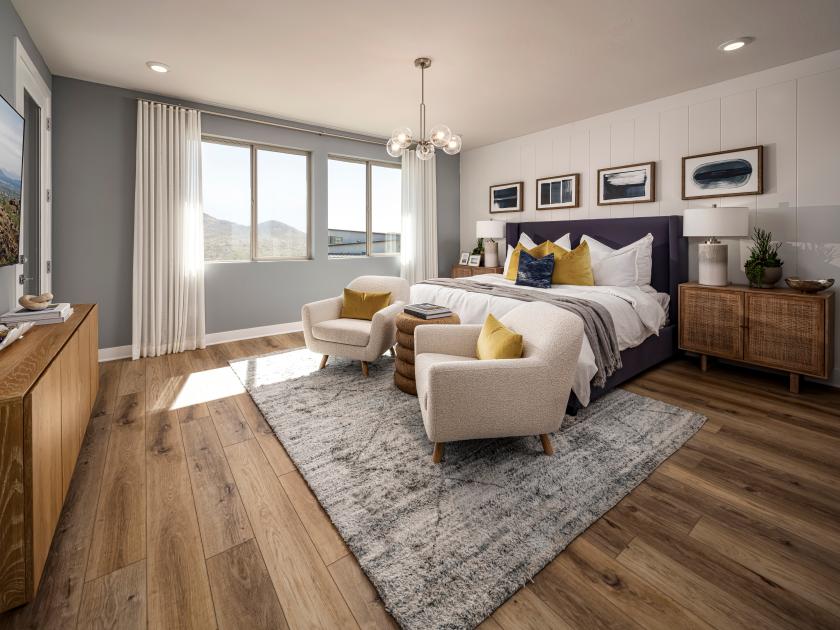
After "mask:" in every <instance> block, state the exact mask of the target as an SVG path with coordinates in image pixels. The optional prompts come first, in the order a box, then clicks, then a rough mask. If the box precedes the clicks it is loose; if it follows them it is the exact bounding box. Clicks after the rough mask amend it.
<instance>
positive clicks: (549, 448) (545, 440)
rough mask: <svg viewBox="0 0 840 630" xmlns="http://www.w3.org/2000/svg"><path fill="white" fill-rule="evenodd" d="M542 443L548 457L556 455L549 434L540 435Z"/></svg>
mask: <svg viewBox="0 0 840 630" xmlns="http://www.w3.org/2000/svg"><path fill="white" fill-rule="evenodd" d="M540 441H541V442H542V447H543V450H544V451H545V454H546V455H554V447H553V446H552V445H551V438H550V437H548V434H547V433H540Z"/></svg>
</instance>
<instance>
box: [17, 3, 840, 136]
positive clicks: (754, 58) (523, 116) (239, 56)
mask: <svg viewBox="0 0 840 630" xmlns="http://www.w3.org/2000/svg"><path fill="white" fill-rule="evenodd" d="M13 2H14V5H15V7H16V8H17V11H18V13H19V14H20V16H21V18H22V19H23V21H24V23H25V24H26V26H27V27H28V29H29V31H30V34H31V35H32V37H33V39H34V40H35V43H36V44H37V45H38V48H39V49H40V50H41V53H42V54H43V55H44V57H45V59H46V61H47V64H48V65H49V66H50V69H51V70H52V72H53V73H54V74H57V75H63V76H68V77H75V78H79V79H85V80H88V81H95V82H98V83H106V84H110V85H116V86H122V87H129V88H135V89H139V90H146V91H150V92H155V93H158V94H165V95H171V96H177V97H181V98H184V99H192V100H197V101H203V102H206V103H215V104H219V105H226V106H230V107H233V108H237V109H241V110H246V111H251V112H259V113H266V114H271V115H275V116H279V117H282V118H288V119H293V120H298V121H304V122H311V123H316V124H322V125H329V126H332V127H337V128H340V129H345V130H348V131H357V132H363V133H370V134H375V135H383V136H384V135H388V134H390V132H391V130H392V129H393V128H395V127H398V126H402V125H408V126H411V127H412V128H415V127H416V126H417V124H418V123H417V104H418V101H419V79H420V77H419V71H418V70H416V69H415V68H414V66H413V59H414V58H415V57H417V56H421V55H428V56H430V57H432V58H433V60H434V63H433V65H432V68H431V69H430V70H429V71H427V73H426V102H427V110H428V118H429V122H430V123H431V124H434V123H436V122H444V123H446V124H448V125H449V126H450V127H452V128H453V129H454V130H456V131H458V132H460V133H462V134H463V137H464V146H465V148H471V147H477V146H481V145H484V144H489V143H492V142H496V141H499V140H503V139H506V138H511V137H514V136H518V135H522V134H525V133H529V132H533V131H537V130H540V129H546V128H548V127H553V126H556V125H560V124H563V123H566V122H570V121H573V120H579V119H582V118H586V117H589V116H593V115H595V114H599V113H604V112H608V111H612V110H615V109H620V108H622V107H626V106H629V105H633V104H637V103H641V102H644V101H648V100H651V99H654V98H657V97H661V96H666V95H669V94H674V93H677V92H681V91H684V90H687V89H691V88H694V87H699V86H702V85H707V84H709V83H714V82H717V81H722V80H725V79H728V78H732V77H736V76H739V75H743V74H748V73H750V72H755V71H758V70H762V69H765V68H770V67H773V66H777V65H780V64H783V63H788V62H791V61H795V60H797V59H803V58H806V57H811V56H813V55H816V54H819V53H822V52H827V51H829V50H834V49H837V48H840V2H838V1H837V0H796V1H793V0H598V1H584V0H577V1H572V0H517V1H513V0H426V1H424V2H416V3H414V4H413V5H409V3H407V2H400V1H395V0H388V1H386V0H309V1H308V2H301V1H298V2H294V3H292V2H281V1H278V0H247V1H239V2H235V1H232V0H228V1H224V0H142V1H137V0H73V1H68V0H13ZM741 35H750V36H753V37H755V38H756V41H755V43H753V44H752V45H750V46H747V47H746V48H744V49H742V50H741V51H738V52H736V53H731V54H727V55H724V54H723V53H720V52H718V50H717V45H718V44H719V43H721V42H723V41H725V40H729V39H732V38H734V37H738V36H741ZM148 60H156V61H162V62H164V63H167V64H169V65H170V67H171V72H169V73H168V74H166V75H161V74H156V73H153V72H151V71H149V70H148V69H147V68H146V66H145V62H146V61H148Z"/></svg>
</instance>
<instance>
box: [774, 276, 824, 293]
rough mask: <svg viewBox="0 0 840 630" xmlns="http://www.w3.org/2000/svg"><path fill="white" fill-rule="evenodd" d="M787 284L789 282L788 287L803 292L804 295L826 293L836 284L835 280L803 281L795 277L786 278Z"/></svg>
mask: <svg viewBox="0 0 840 630" xmlns="http://www.w3.org/2000/svg"><path fill="white" fill-rule="evenodd" d="M785 282H787V285H788V286H789V287H790V288H791V289H796V290H797V291H802V293H817V292H818V291H824V290H825V289H828V288H829V287H831V286H832V285H833V284H834V278H828V279H827V280H802V279H800V278H797V277H795V276H794V277H793V278H785Z"/></svg>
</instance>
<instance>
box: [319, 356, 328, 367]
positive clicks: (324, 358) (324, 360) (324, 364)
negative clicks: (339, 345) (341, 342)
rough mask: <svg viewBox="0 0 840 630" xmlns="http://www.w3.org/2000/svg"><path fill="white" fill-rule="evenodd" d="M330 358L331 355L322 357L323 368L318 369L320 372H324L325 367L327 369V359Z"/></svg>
mask: <svg viewBox="0 0 840 630" xmlns="http://www.w3.org/2000/svg"><path fill="white" fill-rule="evenodd" d="M329 358H330V355H328V354H325V355H324V356H322V357H321V367H319V368H318V369H319V370H323V369H324V368H325V367H327V359H329Z"/></svg>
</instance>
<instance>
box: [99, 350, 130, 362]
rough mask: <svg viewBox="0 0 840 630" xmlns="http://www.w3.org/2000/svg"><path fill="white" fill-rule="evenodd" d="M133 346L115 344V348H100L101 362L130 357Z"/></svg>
mask: <svg viewBox="0 0 840 630" xmlns="http://www.w3.org/2000/svg"><path fill="white" fill-rule="evenodd" d="M130 358H131V346H115V347H113V348H100V349H99V362H100V363H105V362H106V361H116V360H117V359H130Z"/></svg>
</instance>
